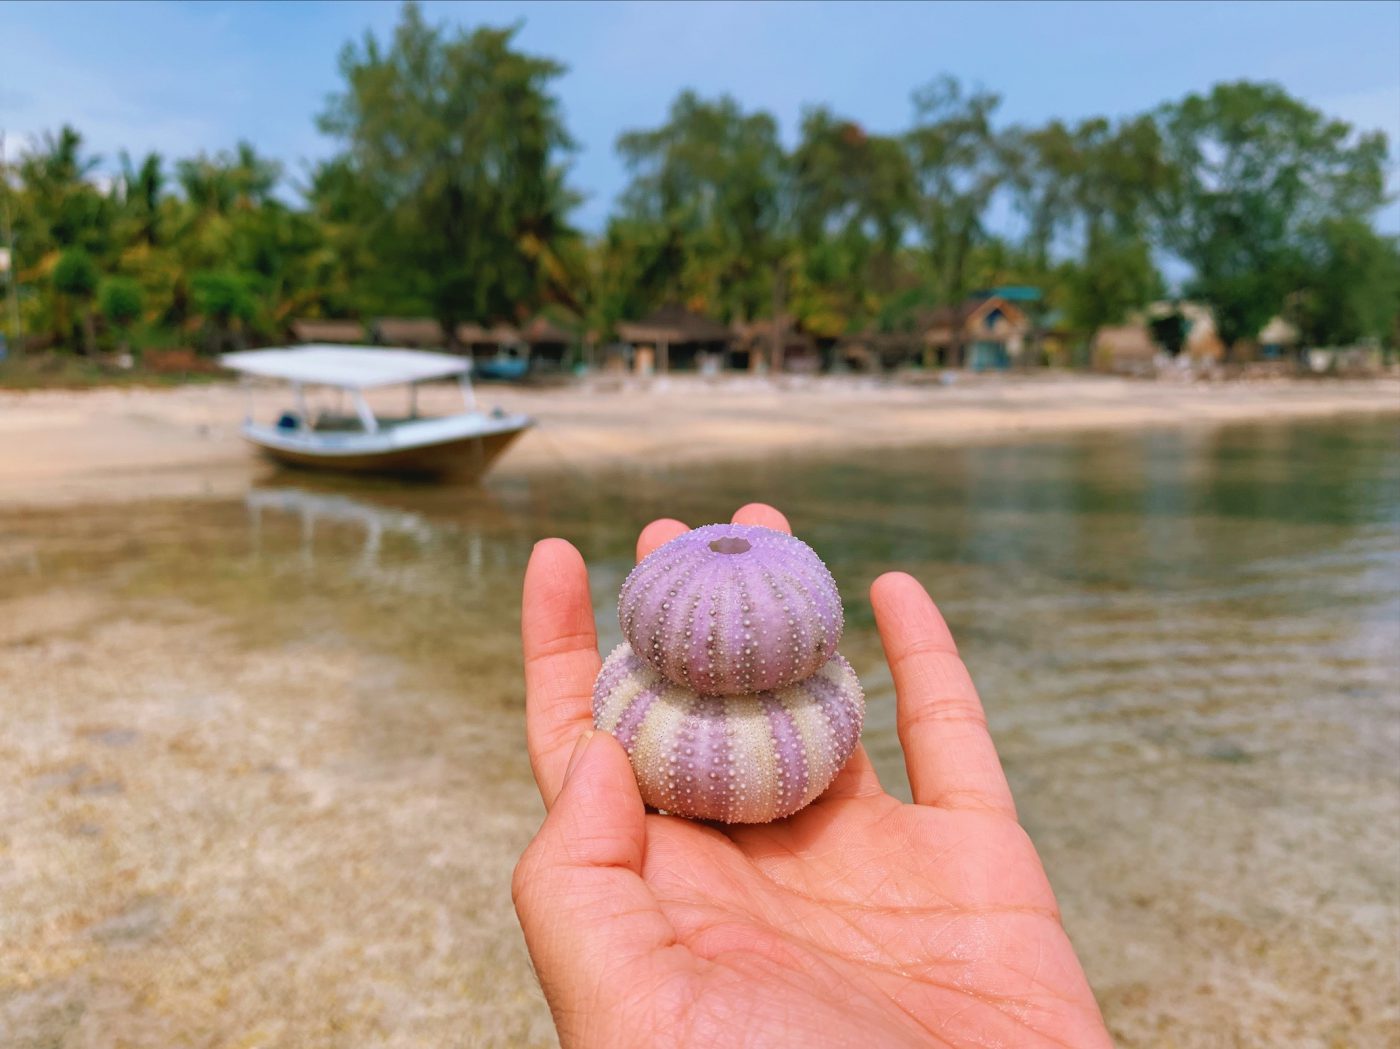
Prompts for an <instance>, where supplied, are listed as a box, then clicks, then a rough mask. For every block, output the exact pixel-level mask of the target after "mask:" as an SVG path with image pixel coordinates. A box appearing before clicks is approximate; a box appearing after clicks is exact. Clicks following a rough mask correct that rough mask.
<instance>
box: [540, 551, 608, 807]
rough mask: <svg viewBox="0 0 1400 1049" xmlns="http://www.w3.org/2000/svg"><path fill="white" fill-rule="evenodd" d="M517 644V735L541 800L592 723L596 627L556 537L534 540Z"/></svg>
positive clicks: (583, 575) (574, 568)
mask: <svg viewBox="0 0 1400 1049" xmlns="http://www.w3.org/2000/svg"><path fill="white" fill-rule="evenodd" d="M520 637H521V642H522V644H523V647H524V650H525V739H526V745H527V747H528V749H529V751H530V767H531V768H532V769H533V770H534V773H535V782H536V783H537V784H538V785H539V788H540V796H541V797H543V798H544V803H545V805H546V806H548V805H550V804H552V803H553V801H554V796H555V794H557V793H558V791H559V784H560V783H561V782H562V780H563V778H564V766H565V764H566V763H567V762H568V759H569V750H570V748H572V747H573V745H574V741H575V740H577V739H578V737H579V733H581V732H583V731H584V730H586V729H589V728H592V727H593V679H594V678H596V677H597V676H598V667H599V665H600V664H599V659H598V634H597V629H596V628H595V626H594V624H593V602H592V598H591V597H590V596H589V592H588V569H587V568H586V567H585V566H584V563H583V557H582V556H581V555H580V554H579V552H578V551H577V550H575V549H574V548H573V547H572V546H570V545H569V544H568V543H566V542H565V541H564V540H562V539H545V540H542V541H541V542H539V543H536V544H535V549H534V552H533V553H531V555H530V564H529V565H528V566H527V567H526V569H525V593H524V598H523V601H522V604H521V612H520Z"/></svg>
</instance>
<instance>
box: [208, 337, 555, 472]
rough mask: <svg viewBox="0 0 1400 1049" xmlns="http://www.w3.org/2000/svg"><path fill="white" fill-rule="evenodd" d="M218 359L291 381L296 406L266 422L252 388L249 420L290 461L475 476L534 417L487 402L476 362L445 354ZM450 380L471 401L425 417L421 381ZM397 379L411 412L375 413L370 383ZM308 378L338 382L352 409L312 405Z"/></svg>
mask: <svg viewBox="0 0 1400 1049" xmlns="http://www.w3.org/2000/svg"><path fill="white" fill-rule="evenodd" d="M221 360H222V363H223V364H224V366H225V367H227V368H231V369H232V370H234V371H236V372H240V373H241V374H242V375H243V376H244V377H245V378H261V379H271V380H274V381H280V382H284V383H289V384H290V386H291V393H292V399H293V407H292V408H291V409H288V410H284V411H282V412H281V414H280V415H279V416H278V418H277V419H276V421H275V422H271V423H269V422H260V421H258V420H257V419H256V418H255V416H254V412H253V405H252V400H251V395H250V400H249V411H248V416H247V418H246V419H245V420H244V423H243V436H244V437H245V438H246V439H247V440H248V441H250V442H251V443H252V444H254V445H256V446H257V447H258V448H259V449H261V450H262V452H263V453H264V454H266V455H268V456H270V457H271V458H273V459H276V460H277V461H278V462H282V463H286V464H288V465H290V466H300V467H311V468H315V469H325V470H348V471H352V472H363V473H389V474H398V475H403V476H433V477H452V478H456V479H461V480H475V479H476V478H478V477H480V476H481V475H482V474H484V473H485V472H486V470H487V469H488V468H489V467H490V466H491V464H492V463H493V462H494V461H495V460H496V458H497V457H498V456H500V454H501V453H502V452H504V451H505V450H506V448H508V447H509V446H510V445H511V443H512V442H513V441H514V440H515V439H516V438H517V437H519V436H520V435H521V434H522V433H523V432H524V431H525V430H527V429H528V428H529V427H530V426H532V425H533V423H534V420H532V419H531V418H530V417H529V416H528V415H520V414H516V413H511V412H504V411H501V410H500V409H496V410H494V411H491V412H484V411H482V410H481V409H480V408H479V407H478V406H477V403H476V395H475V393H474V391H473V390H472V385H471V378H470V371H471V362H470V361H468V360H466V359H464V358H461V357H452V356H449V355H448V354H445V353H427V352H425V351H422V350H400V349H385V348H374V349H366V348H364V347H358V346H332V345H314V346H298V347H292V348H286V349H272V350H250V351H244V352H239V353H226V354H224V355H223V356H222V358H221ZM443 380H452V381H455V382H457V383H458V384H459V385H460V387H461V391H462V401H463V408H464V410H463V411H461V412H459V413H456V414H454V415H446V416H439V417H436V418H424V417H420V416H419V415H418V410H417V405H418V400H417V388H418V385H419V384H421V383H425V382H436V381H443ZM391 386H406V387H408V390H409V412H408V414H407V415H406V416H401V417H388V416H382V415H376V414H375V412H374V410H373V409H371V408H370V405H369V402H368V401H367V400H366V399H365V393H366V391H368V390H374V389H380V388H383V387H391ZM310 387H320V388H330V389H333V390H337V391H340V396H341V399H342V400H343V399H344V398H345V397H348V398H349V401H350V404H351V406H352V407H353V409H354V412H353V414H345V413H342V412H340V411H336V410H330V411H319V412H315V413H313V412H312V410H311V409H310V408H309V407H308V401H307V397H306V393H307V389H308V388H310ZM249 388H250V390H251V384H250V387H249Z"/></svg>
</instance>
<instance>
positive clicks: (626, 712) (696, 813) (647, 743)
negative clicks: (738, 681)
mask: <svg viewBox="0 0 1400 1049" xmlns="http://www.w3.org/2000/svg"><path fill="white" fill-rule="evenodd" d="M864 714H865V694H864V693H863V692H862V691H861V687H860V681H859V680H858V679H857V678H856V675H855V672H854V671H853V670H852V669H851V666H850V664H849V663H847V662H846V661H845V659H843V658H842V657H841V656H839V655H838V656H835V657H833V658H832V659H830V660H828V661H827V662H826V663H825V664H824V665H823V666H822V667H820V668H819V669H818V670H817V672H816V673H815V674H812V675H811V676H810V677H808V678H807V679H806V680H804V681H800V682H798V683H797V684H795V685H790V686H788V687H787V688H783V689H779V690H777V691H770V692H760V693H757V694H755V695H742V696H701V695H698V694H697V693H695V692H694V691H693V690H691V689H688V688H685V687H684V686H682V685H677V684H676V683H675V682H673V681H670V680H668V679H667V678H665V677H663V676H662V675H661V674H659V673H658V672H657V671H656V669H655V668H654V667H653V666H651V664H649V663H647V662H646V661H644V660H642V659H641V658H639V657H638V656H637V654H636V653H635V652H633V651H632V648H631V647H630V646H629V645H627V644H621V645H618V647H617V648H615V649H613V652H612V654H611V655H610V656H608V658H607V660H606V661H605V662H604V663H603V669H602V671H601V672H600V673H599V674H598V680H597V682H596V683H595V684H594V686H593V724H594V725H595V726H596V727H597V728H600V729H602V730H603V731H605V732H609V733H611V734H612V735H613V736H615V737H616V738H617V739H618V741H619V742H621V743H622V745H623V747H624V748H625V749H626V751H627V754H628V756H629V757H630V758H631V760H632V769H633V771H634V772H635V773H636V776H637V786H638V787H639V788H640V790H641V793H642V799H643V800H644V801H645V802H646V803H647V804H648V805H651V806H653V807H655V808H658V809H663V810H665V811H667V812H671V813H675V814H676V815H680V816H690V817H692V818H696V819H712V820H720V821H722V822H724V823H767V822H769V821H770V820H776V819H781V818H782V817H784V816H790V815H792V814H793V813H794V812H796V811H798V810H799V809H801V808H803V807H805V806H806V805H809V804H810V803H811V802H813V801H814V800H816V798H817V796H818V795H820V794H821V793H822V791H824V790H826V788H827V787H828V786H830V785H831V781H832V780H834V779H835V778H836V774H837V773H838V772H839V771H840V770H841V768H842V766H843V765H845V764H846V761H847V759H848V758H849V757H850V756H851V752H852V751H853V750H855V746H856V741H857V740H858V739H859V738H860V728H861V722H862V720H863V718H864Z"/></svg>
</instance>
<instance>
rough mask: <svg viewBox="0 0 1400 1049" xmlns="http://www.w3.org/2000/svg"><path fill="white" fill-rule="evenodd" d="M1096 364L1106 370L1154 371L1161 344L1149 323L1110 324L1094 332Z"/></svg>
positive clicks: (1094, 357)
mask: <svg viewBox="0 0 1400 1049" xmlns="http://www.w3.org/2000/svg"><path fill="white" fill-rule="evenodd" d="M1092 355H1093V362H1094V367H1095V368H1098V369H1100V370H1102V371H1111V372H1128V373H1142V372H1148V371H1151V370H1152V368H1153V358H1154V357H1155V356H1156V355H1157V344H1156V343H1154V342H1153V341H1152V334H1151V332H1149V331H1148V330H1147V325H1146V324H1143V323H1141V322H1137V323H1134V324H1106V325H1104V326H1103V327H1102V328H1100V329H1099V330H1098V331H1096V332H1095V333H1094V339H1093V343H1092Z"/></svg>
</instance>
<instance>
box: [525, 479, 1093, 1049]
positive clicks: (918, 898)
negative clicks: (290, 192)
mask: <svg viewBox="0 0 1400 1049" xmlns="http://www.w3.org/2000/svg"><path fill="white" fill-rule="evenodd" d="M735 520H736V521H742V522H744V523H748V524H761V525H766V526H767V527H770V528H780V529H782V530H784V531H787V530H788V525H787V521H786V519H784V518H783V517H782V515H781V514H779V513H778V512H777V511H776V510H773V509H772V508H770V507H766V506H761V505H752V506H748V507H745V508H743V509H742V510H740V511H739V513H737V514H735ZM684 530H685V526H684V525H682V524H681V523H680V522H677V521H657V522H653V523H652V524H651V525H649V526H648V527H647V528H646V529H645V530H644V531H643V533H642V536H641V538H640V540H639V541H638V544H637V547H638V557H639V558H640V557H642V556H645V555H646V554H647V553H649V552H650V551H651V550H652V549H654V548H655V547H657V546H659V545H660V544H661V543H663V542H665V541H667V540H669V539H671V538H673V537H674V536H675V535H678V534H679V533H680V532H682V531H684ZM871 601H872V604H873V605H874V608H875V614H876V619H877V622H878V624H879V628H880V635H881V638H882V640H883V642H884V646H885V653H886V656H887V658H888V659H889V662H890V669H891V672H892V674H893V676H894V682H895V689H896V692H897V694H898V702H899V734H900V741H901V743H902V745H903V747H904V752H905V757H906V765H907V767H908V770H909V778H910V784H911V787H912V790H913V797H914V802H915V803H914V804H912V805H905V804H903V803H901V802H899V801H897V800H896V799H894V798H892V797H891V796H890V795H888V794H887V793H885V792H884V790H882V789H881V787H880V784H879V781H878V780H877V778H876V776H875V772H874V769H873V768H872V767H871V765H870V761H869V758H868V757H867V756H866V754H865V751H864V749H863V748H857V750H856V753H855V755H854V756H853V757H852V759H851V761H850V762H849V764H848V765H847V766H846V768H845V770H844V771H843V772H842V773H841V775H840V776H839V777H838V778H837V780H836V782H835V783H834V784H833V785H832V786H831V788H830V789H828V790H827V792H826V793H825V794H824V795H822V797H821V798H819V799H818V800H817V801H816V802H815V803H814V804H812V805H811V806H809V807H808V808H806V809H804V810H803V811H802V812H800V813H798V814H797V815H795V816H792V817H790V818H788V819H786V820H782V821H779V822H776V823H771V824H764V825H759V826H737V827H728V828H723V829H720V828H717V827H716V826H713V825H708V824H703V823H697V822H693V821H689V820H684V819H680V818H677V817H673V816H663V815H658V814H655V813H647V812H646V810H645V807H644V806H643V804H642V800H641V797H640V795H639V794H638V792H637V787H636V783H635V781H634V779H633V777H632V771H631V767H630V765H629V764H628V761H627V756H626V754H625V752H624V751H623V749H622V747H621V746H620V745H619V744H618V743H617V742H616V741H615V740H614V739H613V738H612V737H611V736H609V735H607V734H606V733H602V732H598V733H591V732H590V731H589V730H590V729H591V726H592V716H591V702H590V697H591V693H592V686H593V679H594V677H595V676H596V674H597V671H598V667H599V657H598V651H597V637H596V634H595V631H594V624H593V610H592V606H591V602H590V598H589V590H588V578H587V571H586V569H585V567H584V564H583V560H582V558H581V557H580V556H579V554H578V552H577V551H576V550H574V548H573V547H571V546H570V545H569V544H567V543H565V542H563V541H562V540H546V541H545V542H543V543H540V544H539V545H538V546H537V547H536V549H535V552H534V555H533V556H532V558H531V561H530V566H529V569H528V570H527V572H526V578H525V598H524V612H523V623H522V633H523V639H524V647H525V667H526V690H527V729H528V737H529V748H530V758H531V762H532V765H533V767H534V771H535V778H536V781H537V782H538V783H539V786H540V791H541V793H542V795H543V796H544V800H545V804H546V806H547V807H548V808H549V815H548V816H547V817H546V819H545V822H544V825H543V827H541V829H540V832H539V834H538V835H537V836H536V838H535V840H534V841H533V842H532V843H531V845H530V847H529V849H527V850H526V853H525V855H524V856H523V857H522V858H521V861H520V864H519V866H518V867H517V868H516V873H515V881H514V895H515V902H516V909H517V911H518V913H519V915H520V921H521V924H522V926H523V928H524V931H525V937H526V942H527V943H528V945H529V948H530V954H531V957H532V958H533V960H534V963H535V968H536V971H537V972H538V974H539V977H540V982H541V984H542V986H543V988H544V991H545V996H546V997H547V998H548V1000H549V1004H550V1008H551V1009H552V1010H553V1013H554V1019H555V1023H556V1025H557V1027H558V1030H559V1036H560V1040H561V1042H562V1043H563V1044H564V1045H565V1046H607V1047H615V1046H659V1045H665V1046H673V1045H675V1046H690V1045H694V1046H786V1045H800V1044H808V1045H822V1046H828V1045H830V1046H837V1045H860V1046H862V1047H863V1049H870V1047H875V1046H880V1047H883V1046H902V1045H930V1044H933V1045H948V1046H1036V1045H1060V1046H1074V1047H1091V1046H1105V1045H1108V1044H1109V1042H1108V1036H1107V1034H1106V1033H1105V1031H1104V1027H1103V1023H1102V1020H1101V1019H1100V1016H1099V1011H1098V1007H1097V1006H1096V1004H1095V1002H1094V998H1093V995H1092V993H1091V992H1090V990H1089V987H1088V984H1087V983H1086V981H1085V979H1084V974H1083V971H1082V969H1081V968H1080V966H1079V962H1078V960H1077V959H1076V958H1075V955H1074V950H1073V948H1072V947H1071V946H1070V942H1069V939H1068V938H1067V937H1066V935H1065V933H1064V930H1063V928H1062V927H1061V925H1060V921H1059V916H1058V912H1057V910H1056V907H1055V899H1054V896H1053V894H1052V892H1051V890H1050V886H1049V884H1048V882H1047V881H1046V879H1045V874H1044V872H1043V870H1042V868H1041V865H1040V860H1039V858H1038V857H1037V856H1036V853H1035V848H1034V846H1032V844H1031V842H1030V839H1029V838H1027V836H1026V834H1025V832H1024V831H1023V830H1022V829H1021V827H1020V825H1019V824H1018V823H1017V822H1016V815H1015V810H1014V807H1013V805H1012V801H1011V794H1010V791H1009V789H1008V788H1007V785H1006V780H1005V777H1004V776H1003V774H1002V771H1001V766H1000V762H999V761H998V759H997V756H996V751H995V749H994V748H993V746H992V742H991V738H990V737H989V736H988V734H987V730H986V725H985V721H984V719H983V716H982V709H981V704H980V702H979V701H978V698H977V694H976V692H975V690H974V689H973V686H972V682H971V680H970V678H969V677H968V674H967V671H966V669H965V668H964V667H963V665H962V662H961V661H960V660H959V659H958V656H957V651H956V649H955V648H954V646H953V641H952V638H951V636H950V635H949V633H948V629H947V627H946V625H945V624H944V623H943V620H942V617H941V616H940V615H939V614H938V611H937V609H935V608H934V605H933V603H932V601H930V600H929V598H928V596H927V595H926V594H925V593H924V591H923V589H922V587H920V586H919V584H918V583H917V582H915V581H914V580H913V579H912V578H910V577H909V576H905V575H900V574H890V575H886V576H882V577H881V578H880V579H878V580H876V582H875V584H874V586H873V587H872V588H871Z"/></svg>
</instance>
